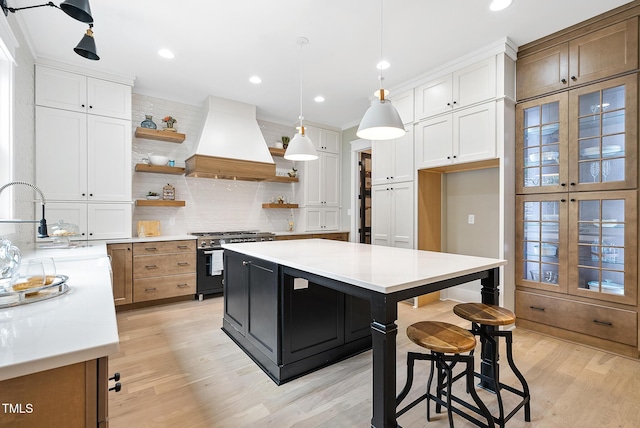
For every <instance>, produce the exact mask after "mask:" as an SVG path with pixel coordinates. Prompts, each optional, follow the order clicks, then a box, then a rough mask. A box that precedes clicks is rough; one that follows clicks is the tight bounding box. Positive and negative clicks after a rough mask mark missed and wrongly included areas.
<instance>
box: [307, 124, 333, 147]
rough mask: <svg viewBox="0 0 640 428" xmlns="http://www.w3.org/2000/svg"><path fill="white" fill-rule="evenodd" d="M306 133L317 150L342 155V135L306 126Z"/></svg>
mask: <svg viewBox="0 0 640 428" xmlns="http://www.w3.org/2000/svg"><path fill="white" fill-rule="evenodd" d="M304 129H305V133H306V134H307V136H308V137H309V138H310V139H311V142H312V143H313V145H314V146H315V148H316V150H318V151H321V152H328V153H336V154H339V153H340V133H339V132H336V131H333V130H330V129H323V128H316V127H315V126H306V127H305V128H304Z"/></svg>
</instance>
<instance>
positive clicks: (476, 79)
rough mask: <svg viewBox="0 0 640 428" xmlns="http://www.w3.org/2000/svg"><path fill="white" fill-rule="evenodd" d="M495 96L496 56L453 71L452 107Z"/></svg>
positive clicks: (468, 104)
mask: <svg viewBox="0 0 640 428" xmlns="http://www.w3.org/2000/svg"><path fill="white" fill-rule="evenodd" d="M495 97H496V57H495V56H492V57H490V58H487V59H485V60H483V61H479V62H477V63H475V64H472V65H469V66H467V67H465V68H463V69H461V70H458V71H456V72H454V73H453V101H454V102H455V104H454V108H462V107H467V106H470V105H472V104H476V103H480V102H483V101H487V100H491V99H494V98H495Z"/></svg>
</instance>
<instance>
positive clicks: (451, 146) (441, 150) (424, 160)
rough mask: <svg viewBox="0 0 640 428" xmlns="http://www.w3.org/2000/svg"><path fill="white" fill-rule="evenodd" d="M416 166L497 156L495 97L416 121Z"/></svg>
mask: <svg viewBox="0 0 640 428" xmlns="http://www.w3.org/2000/svg"><path fill="white" fill-rule="evenodd" d="M415 132H416V137H415V146H416V159H415V162H416V169H424V168H432V167H438V166H446V165H451V164H454V163H465V162H475V161H479V160H485V159H492V158H495V157H496V104H495V102H493V101H490V102H487V103H484V104H480V105H477V106H475V107H469V108H466V109H462V110H460V111H456V112H454V113H452V114H447V115H442V116H437V117H434V118H432V119H428V120H425V121H422V122H420V123H418V124H417V125H416V130H415Z"/></svg>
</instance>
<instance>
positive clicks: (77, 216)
mask: <svg viewBox="0 0 640 428" xmlns="http://www.w3.org/2000/svg"><path fill="white" fill-rule="evenodd" d="M45 218H46V219H47V228H48V229H49V233H51V226H52V225H53V224H55V223H58V222H60V221H62V222H63V223H71V224H75V225H77V226H78V229H79V230H80V234H79V235H77V236H71V237H70V239H72V240H74V241H77V240H86V239H87V237H88V236H89V229H88V226H87V204H86V202H48V203H47V204H46V205H45Z"/></svg>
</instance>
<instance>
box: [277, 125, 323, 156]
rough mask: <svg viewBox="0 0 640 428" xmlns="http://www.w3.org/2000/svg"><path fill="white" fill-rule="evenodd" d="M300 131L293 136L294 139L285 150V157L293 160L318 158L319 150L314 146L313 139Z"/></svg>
mask: <svg viewBox="0 0 640 428" xmlns="http://www.w3.org/2000/svg"><path fill="white" fill-rule="evenodd" d="M302 132H304V131H300V132H298V133H297V134H296V135H294V136H293V139H292V140H291V141H290V142H289V145H288V146H287V151H286V152H284V158H285V159H286V160H291V161H312V160H316V159H318V152H316V148H315V147H314V146H313V142H311V139H310V138H309V137H307V136H306V135H305V134H303V133H302Z"/></svg>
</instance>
